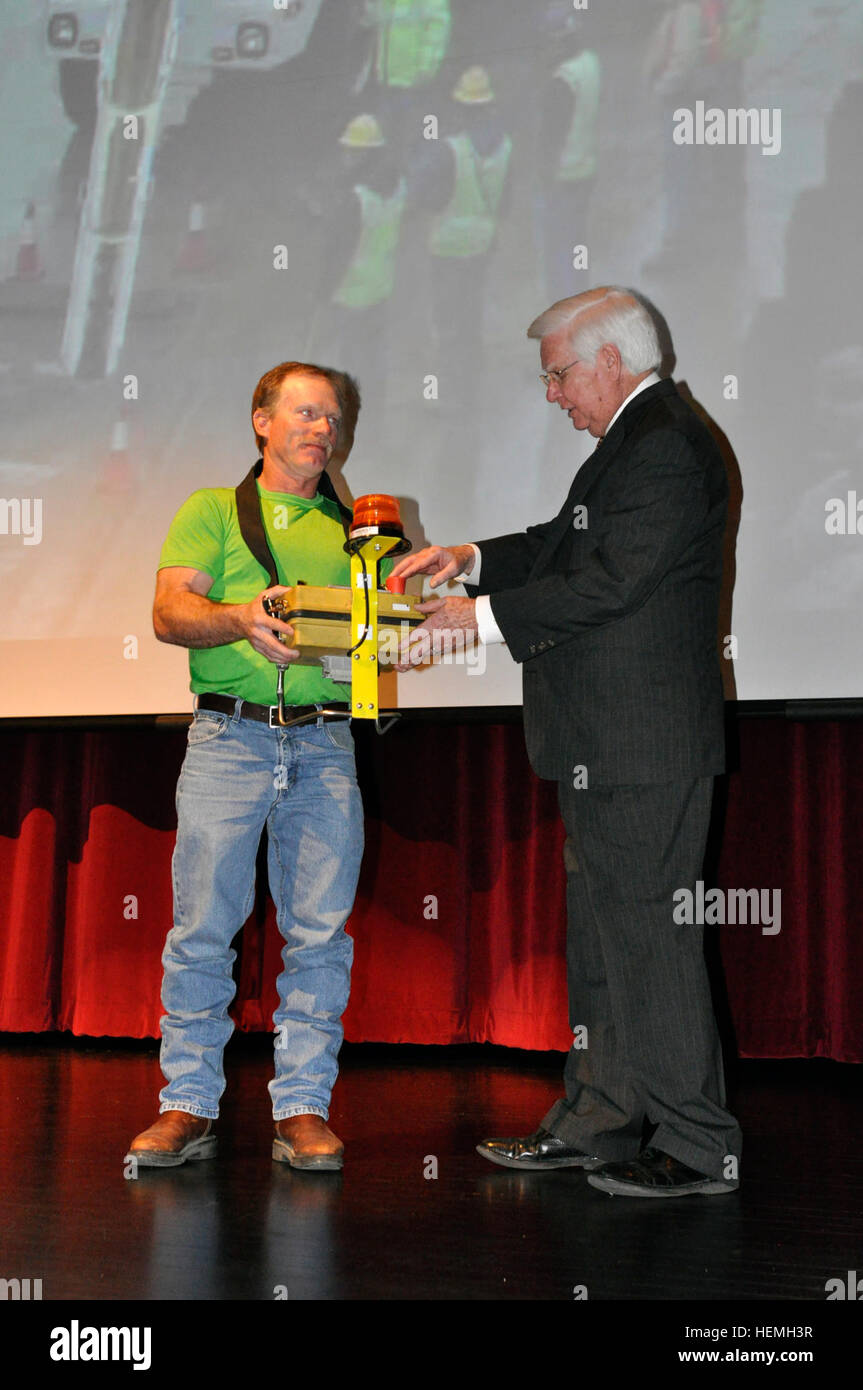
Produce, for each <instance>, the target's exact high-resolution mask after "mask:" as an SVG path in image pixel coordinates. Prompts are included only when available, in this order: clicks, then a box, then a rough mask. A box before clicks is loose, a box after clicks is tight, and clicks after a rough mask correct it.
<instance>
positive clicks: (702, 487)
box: [395, 287, 741, 1197]
mask: <svg viewBox="0 0 863 1390" xmlns="http://www.w3.org/2000/svg"><path fill="white" fill-rule="evenodd" d="M528 336H529V337H531V338H538V339H539V341H540V355H541V359H542V366H543V373H542V376H543V381H544V382H545V384H546V388H547V392H546V399H547V400H548V401H549V402H550V403H551V404H557V405H559V406H560V408H561V409H562V410H565V411H566V412H567V413H568V415H569V417H570V419H571V420H572V423H573V425H574V427H575V428H576V429H578V430H587V431H588V432H589V433H590V434H591V435H593V436H594V438H596V439H597V440H598V441H599V442H598V444H597V447H596V449H595V451H594V453H593V454H592V455H591V457H590V458H589V459H588V460H587V462H586V463H585V464H584V465H583V466H582V467H581V468H580V469H579V471H578V473H577V474H576V476H575V479H574V481H573V483H572V486H571V488H570V490H569V495H568V496H567V498H566V501H565V502H564V504H563V506H562V508H561V509H560V511H559V513H558V515H557V516H556V517H555V518H554V519H553V520H551V521H548V522H545V523H543V524H542V525H539V526H530V527H528V528H527V530H526V531H524V532H521V533H516V534H514V535H509V536H500V537H497V538H495V539H493V540H488V541H480V542H479V543H478V545H457V546H451V547H448V548H442V547H437V546H433V547H429V548H427V549H425V550H422V551H419V552H418V553H417V554H416V555H413V556H410V557H407V558H405V559H404V560H402V561H401V562H400V563H399V564H398V565H397V566H396V569H395V573H396V574H398V573H401V574H404V575H408V574H415V573H424V574H430V575H432V576H433V577H432V579H431V584H432V586H433V587H437V586H438V585H440V584H441V583H444V582H445V581H446V580H448V579H452V578H456V577H457V578H460V579H463V580H464V581H465V582H466V583H467V584H468V586H469V587H472V588H473V589H474V591H475V592H476V593H477V594H478V595H480V597H476V598H473V597H471V598H462V597H454V598H447V599H444V600H441V599H433V600H430V601H429V602H428V603H427V604H426V605H425V611H426V612H427V614H428V617H427V619H426V622H425V623H424V624H423V627H425V628H427V629H458V630H462V631H464V632H466V633H475V634H476V635H477V637H478V640H480V641H501V640H502V641H505V642H506V643H507V645H508V647H509V650H510V653H511V655H512V656H513V657H514V658H515V660H516V661H519V662H521V663H523V668H524V723H525V737H526V740H527V748H528V753H529V755H530V760H531V763H532V765H533V767H534V769H535V771H536V772H537V773H538V774H539V776H541V777H545V778H553V779H554V780H555V781H556V782H557V783H558V790H559V803H560V809H561V814H562V816H563V820H564V824H565V827H566V832H567V840H566V846H565V863H566V873H567V915H568V932H567V975H568V986H569V1001H570V1026H571V1027H572V1029H573V1031H574V1035H575V1040H576V1041H575V1044H574V1046H573V1048H572V1049H571V1050H570V1053H569V1056H568V1060H567V1063H566V1068H565V1088H566V1094H565V1097H564V1098H562V1099H561V1100H559V1101H558V1102H557V1103H556V1104H555V1105H554V1106H552V1108H551V1110H550V1111H549V1112H548V1114H547V1115H546V1116H545V1117H544V1119H543V1120H542V1121H541V1123H540V1126H539V1128H538V1129H537V1130H536V1131H535V1132H534V1133H533V1134H531V1135H529V1136H527V1137H526V1138H518V1139H516V1138H507V1139H488V1140H486V1141H485V1142H484V1143H483V1144H480V1145H479V1146H478V1151H479V1153H481V1154H482V1155H483V1156H484V1157H485V1158H488V1159H490V1160H491V1161H492V1162H494V1163H499V1164H501V1165H503V1166H505V1167H513V1168H520V1169H526V1170H539V1169H544V1168H561V1167H581V1168H585V1169H588V1170H589V1171H590V1177H589V1181H590V1182H591V1184H592V1185H593V1186H596V1187H599V1188H601V1189H602V1190H604V1191H607V1192H612V1193H623V1194H630V1195H634V1196H651V1197H675V1196H681V1195H688V1194H691V1193H707V1194H719V1193H726V1192H731V1191H734V1189H735V1188H736V1187H737V1185H738V1163H739V1155H740V1148H741V1136H740V1130H739V1128H738V1126H737V1123H736V1121H735V1120H734V1118H733V1117H732V1116H731V1115H730V1114H729V1113H728V1111H727V1110H726V1109H725V1108H724V1105H725V1095H724V1083H723V1076H722V1058H721V1052H720V1045H719V1038H718V1034H717V1030H716V1024H715V1020H714V1017H713V1010H712V1005H711V1000H710V991H709V987H708V980H707V974H706V970H705V965H704V958H703V942H702V931H701V929H700V927H698V926H693V925H684V924H681V923H679V922H676V921H675V920H674V903H675V900H674V894H675V893H676V892H678V891H679V890H681V889H689V890H690V891H693V890H694V886H695V883H696V881H697V880H698V878H699V877H700V874H701V869H702V861H703V857H704V850H705V843H706V838H707V829H708V823H709V818H710V806H711V799H712V790H713V778H714V776H715V775H716V774H717V773H719V772H721V771H722V770H723V768H724V737H723V696H722V686H721V679H720V672H719V657H718V652H717V613H718V603H719V590H720V581H721V572H722V559H721V546H722V536H723V530H724V525H725V513H726V505H727V484H726V478H725V470H724V467H723V463H722V459H721V457H720V454H719V452H718V450H717V448H716V445H715V443H714V441H713V439H712V437H711V435H710V433H709V431H708V430H707V429H706V427H705V426H704V425H703V423H702V422H701V421H700V420H699V419H698V417H697V416H696V415H695V413H694V412H693V411H692V410H691V409H690V407H689V406H688V405H687V404H686V403H685V402H684V401H683V400H682V399H681V397H680V396H679V395H678V393H677V390H676V388H675V386H674V384H673V382H671V381H667V380H666V381H663V380H661V379H660V378H659V376H658V375H657V373H656V368H657V367H658V365H659V362H660V356H661V353H660V348H659V342H658V338H657V334H656V329H655V326H654V323H653V320H652V318H651V316H650V314H649V313H648V312H647V310H646V309H645V308H644V306H643V305H642V304H641V303H640V301H639V300H638V299H637V298H636V297H635V296H634V295H632V294H631V293H629V292H628V291H624V290H619V289H617V288H614V287H612V288H608V287H604V288H601V289H597V290H591V291H589V292H588V293H586V294H582V295H577V296H575V297H573V298H571V299H564V300H560V301H559V302H558V303H557V304H554V305H552V307H551V308H550V309H548V310H547V311H546V312H545V313H544V314H542V315H540V317H539V318H538V319H536V320H535V321H534V323H533V324H531V326H530V328H529V329H528ZM418 633H419V634H421V633H422V628H419V629H416V630H415V632H414V634H413V635H412V640H413V641H420V642H421V640H422V639H421V637H419V638H418V637H417V634H418ZM427 640H428V639H426V641H427ZM405 660H406V658H405ZM645 1124H647V1125H650V1126H654V1127H655V1128H654V1131H653V1134H652V1136H651V1137H650V1139H649V1143H648V1145H647V1146H646V1147H642V1142H643V1131H644V1126H645Z"/></svg>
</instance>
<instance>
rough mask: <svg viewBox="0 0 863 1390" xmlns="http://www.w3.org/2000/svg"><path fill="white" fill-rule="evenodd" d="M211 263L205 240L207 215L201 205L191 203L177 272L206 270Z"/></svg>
mask: <svg viewBox="0 0 863 1390" xmlns="http://www.w3.org/2000/svg"><path fill="white" fill-rule="evenodd" d="M211 262H212V257H211V255H210V247H209V243H208V240H207V213H206V208H205V206H204V204H203V203H192V204H191V206H190V208H189V220H188V226H187V228H186V235H185V236H184V238H183V244H182V246H181V247H180V254H179V255H178V257H177V267H176V268H177V270H182V271H191V272H193V273H194V272H195V271H200V270H207V269H209V267H210V264H211Z"/></svg>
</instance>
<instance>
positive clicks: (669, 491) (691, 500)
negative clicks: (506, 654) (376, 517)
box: [480, 429, 711, 661]
mask: <svg viewBox="0 0 863 1390" xmlns="http://www.w3.org/2000/svg"><path fill="white" fill-rule="evenodd" d="M610 466H611V468H612V469H613V470H614V474H613V475H612V476H613V484H612V485H610V486H609V488H608V489H607V490H606V496H605V498H604V501H603V505H602V507H601V508H599V509H596V508H594V509H593V510H591V507H590V505H589V503H588V525H587V529H586V530H584V531H577V530H574V529H573V528H572V526H566V528H565V530H564V532H563V535H562V537H561V540H560V542H559V544H558V546H557V547H556V548H555V549H554V553H553V555H551V556H547V557H542V556H541V555H538V554H537V552H536V549H535V547H536V540H535V539H531V538H530V536H529V533H528V536H527V537H522V538H520V539H521V544H517V543H515V544H512V546H511V548H507V549H506V550H504V549H503V548H502V547H501V545H500V543H499V542H496V543H493V545H494V546H496V549H495V550H494V560H495V564H494V565H491V566H490V567H489V572H488V574H487V573H486V569H485V551H484V549H483V546H482V544H480V550H481V551H482V554H483V572H482V580H483V583H484V584H485V582H486V581H488V582H491V580H492V579H493V578H494V577H499V574H500V566H499V564H498V563H497V562H498V561H502V560H503V559H504V558H505V557H506V558H507V566H508V570H509V574H510V576H511V583H510V584H508V586H507V587H506V588H495V589H494V590H486V591H487V592H490V593H491V609H492V613H493V614H494V618H495V621H496V622H497V624H498V626H499V628H500V630H501V632H502V633H503V636H504V638H505V640H506V643H507V645H508V647H509V650H510V654H511V655H512V656H513V657H514V659H515V660H516V661H525V660H527V659H528V658H529V657H532V656H535V655H537V653H541V652H543V651H546V650H548V649H550V648H552V647H560V646H562V645H564V644H566V643H568V642H571V641H573V640H574V639H575V638H577V637H578V636H579V635H581V634H583V633H585V632H586V631H589V630H591V629H595V628H598V627H603V626H607V625H610V624H612V623H615V622H618V621H619V620H620V619H621V618H624V617H626V616H627V614H630V613H633V612H635V611H636V610H637V609H638V608H640V607H641V605H642V604H643V603H644V602H645V601H646V600H647V599H648V598H649V596H650V594H651V593H652V592H653V590H654V589H655V588H656V586H657V585H658V584H659V583H660V582H661V581H662V579H663V577H664V576H665V575H666V574H667V573H668V571H669V570H670V569H671V568H672V567H673V566H674V565H675V563H676V562H677V561H678V559H679V558H680V557H681V556H682V555H683V553H684V551H685V550H686V548H687V546H688V545H689V544H690V543H691V542H692V541H693V540H694V539H695V538H697V536H698V535H699V533H700V532H701V531H702V530H703V528H704V526H705V521H706V518H707V514H708V512H709V510H710V507H711V495H710V494H711V487H710V478H709V476H708V470H707V468H706V466H705V463H704V460H703V459H701V458H700V457H699V454H698V452H697V450H696V449H695V448H693V445H692V443H691V442H690V441H689V439H688V438H687V437H686V435H685V434H683V433H681V432H678V431H676V430H672V429H660V430H655V431H652V432H650V433H647V434H645V435H643V436H642V438H641V439H640V440H639V441H638V443H637V444H636V446H635V448H633V449H632V451H631V452H626V453H624V454H623V455H619V456H618V457H617V458H615V459H613V460H612V462H611V465H610ZM550 525H551V526H553V525H554V523H550ZM591 525H593V528H594V529H593V530H592V531H591ZM536 529H538V530H540V531H543V532H545V533H547V531H548V527H545V528H536ZM505 539H508V538H501V540H505ZM518 539H519V538H514V540H515V541H518ZM537 539H539V538H537ZM542 543H543V542H542V540H541V539H539V550H540V551H541V549H542ZM531 556H532V557H533V560H534V562H537V561H539V560H544V563H534V571H533V572H531V569H530V564H531ZM549 571H552V572H549Z"/></svg>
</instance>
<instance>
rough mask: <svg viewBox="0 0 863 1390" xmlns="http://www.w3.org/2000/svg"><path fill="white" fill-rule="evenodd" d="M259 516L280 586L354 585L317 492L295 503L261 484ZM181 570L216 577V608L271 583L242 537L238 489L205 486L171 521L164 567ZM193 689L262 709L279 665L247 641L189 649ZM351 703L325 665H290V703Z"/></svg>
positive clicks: (328, 509)
mask: <svg viewBox="0 0 863 1390" xmlns="http://www.w3.org/2000/svg"><path fill="white" fill-rule="evenodd" d="M258 494H259V496H260V498H261V514H262V517H263V521H264V528H265V530H266V533H267V540H268V542H269V545H270V550H271V551H272V553H273V556H274V558H275V561H276V568H277V570H278V575H279V583H280V584H287V585H292V584H296V583H298V582H299V581H300V580H302V581H304V582H305V583H306V584H345V585H348V584H350V560H349V558H348V556H347V555H346V554H345V551H344V548H343V547H344V543H345V533H344V528H343V526H342V523H341V518H340V516H339V509H338V507H337V506H336V504H335V503H334V502H331V501H329V499H328V498H326V497H322V496H321V495H320V493H318V494H317V495H316V496H315V497H311V498H305V497H295V496H294V495H293V493H288V492H264V490H263V489H262V488H261V486H260V484H258ZM171 565H179V566H182V567H184V568H188V569H196V570H203V571H204V572H205V573H206V574H210V575H212V577H213V587H212V588H211V589H210V591H209V593H208V594H207V598H208V599H211V600H212V601H213V602H214V603H248V602H249V601H250V599H253V598H254V597H255V595H256V594H259V593H260V592H261V590H262V589H266V588H267V585H268V582H269V581H268V578H267V572H266V570H264V569H263V568H262V567H261V565H259V564H258V562H257V560H256V559H255V557H254V555H253V554H252V552H251V551H250V550H249V547H248V546H247V545H246V543H245V541H244V540H243V537H242V535H241V534H240V524H239V521H238V519H237V498H236V494H235V492H234V489H233V488H227V487H217V488H201V489H200V490H199V491H198V492H193V493H192V496H191V497H190V498H189V499H188V501H186V502H184V503H183V505H182V507H181V508H180V510H179V511H178V512H177V515H176V516H175V517H174V520H173V521H172V522H171V527H170V530H169V531H168V535H167V538H166V540H165V544H164V545H163V546H162V554H161V556H160V558H159V569H167V568H168V567H169V566H171ZM189 670H190V672H191V676H192V679H191V689H192V690H193V691H195V693H196V694H197V693H199V692H201V691H205V690H209V691H213V692H215V693H217V694H221V695H238V696H240V697H241V698H242V699H243V700H251V701H253V702H254V703H255V704H258V705H273V704H275V702H276V680H277V675H278V670H277V667H276V666H275V665H274V664H273V663H272V662H271V661H268V660H267V658H266V657H265V656H261V655H260V654H259V653H258V652H256V651H255V649H254V648H253V647H252V646H251V644H250V643H249V642H247V641H246V640H245V638H242V639H241V640H240V641H239V642H229V643H226V644H225V645H224V646H221V647H207V648H204V649H200V648H195V649H190V651H189ZM330 700H340V701H345V700H348V701H349V700H350V686H346V685H337V684H336V683H335V682H334V681H330V680H325V678H324V675H323V672H322V671H321V668H320V666H318V665H317V664H316V665H314V666H300V665H299V664H297V663H295V662H292V663H291V665H290V666H289V667H288V668H287V671H286V672H285V703H286V704H290V705H314V704H325V703H327V702H328V701H330Z"/></svg>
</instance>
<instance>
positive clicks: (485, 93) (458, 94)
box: [453, 67, 494, 106]
mask: <svg viewBox="0 0 863 1390" xmlns="http://www.w3.org/2000/svg"><path fill="white" fill-rule="evenodd" d="M453 100H454V101H463V102H464V103H465V105H466V106H474V105H479V104H480V103H481V102H485V101H494V92H493V91H492V89H491V81H490V80H489V75H488V73H487V72H486V70H485V68H480V67H475V68H468V69H467V71H466V72H463V73H462V75H461V77H460V78H459V80H458V82H457V83H456V85H455V87H454V88H453Z"/></svg>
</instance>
